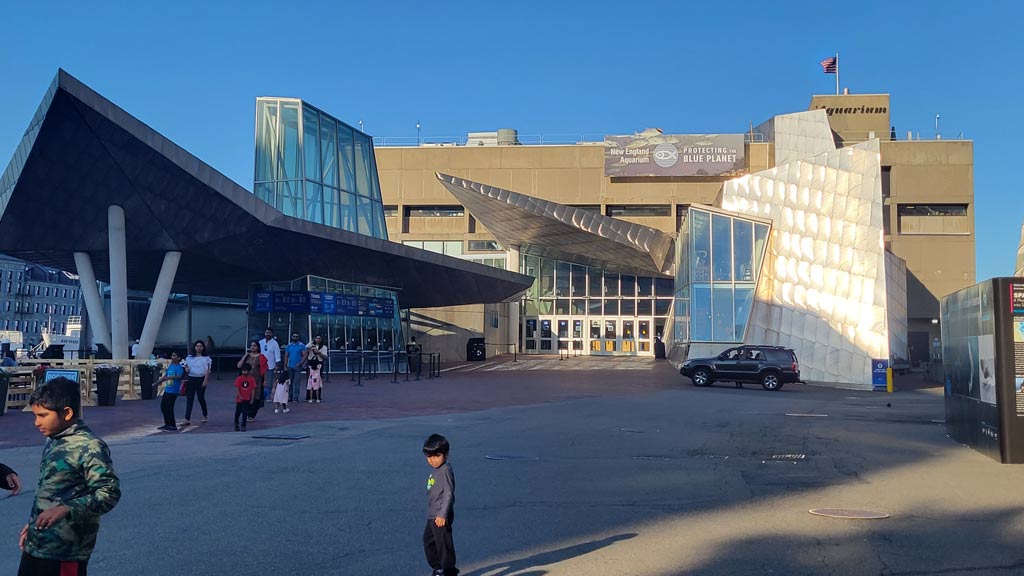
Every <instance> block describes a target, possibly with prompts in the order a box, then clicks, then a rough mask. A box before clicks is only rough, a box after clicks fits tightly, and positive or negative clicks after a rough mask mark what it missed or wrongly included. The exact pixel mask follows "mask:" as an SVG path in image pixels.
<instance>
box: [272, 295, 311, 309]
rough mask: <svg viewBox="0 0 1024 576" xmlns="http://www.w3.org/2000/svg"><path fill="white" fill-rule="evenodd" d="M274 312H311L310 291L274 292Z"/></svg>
mask: <svg viewBox="0 0 1024 576" xmlns="http://www.w3.org/2000/svg"><path fill="white" fill-rule="evenodd" d="M274 312H309V292H274Z"/></svg>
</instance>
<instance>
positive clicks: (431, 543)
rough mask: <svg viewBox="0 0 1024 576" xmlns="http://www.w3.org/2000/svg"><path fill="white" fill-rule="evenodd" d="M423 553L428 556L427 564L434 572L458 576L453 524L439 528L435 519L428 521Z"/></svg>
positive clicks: (424, 531)
mask: <svg viewBox="0 0 1024 576" xmlns="http://www.w3.org/2000/svg"><path fill="white" fill-rule="evenodd" d="M423 552H424V553H426V555H427V564H430V567H431V568H432V569H434V571H437V570H441V571H442V573H443V574H444V576H456V574H458V573H459V569H458V568H456V567H455V541H454V540H452V523H451V522H449V523H447V524H445V525H444V526H442V527H440V528H438V527H437V525H436V524H434V519H433V518H431V519H429V520H427V526H426V528H424V529H423Z"/></svg>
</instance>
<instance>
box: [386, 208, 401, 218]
mask: <svg viewBox="0 0 1024 576" xmlns="http://www.w3.org/2000/svg"><path fill="white" fill-rule="evenodd" d="M384 217H385V218H397V217H398V206H391V205H385V206H384Z"/></svg>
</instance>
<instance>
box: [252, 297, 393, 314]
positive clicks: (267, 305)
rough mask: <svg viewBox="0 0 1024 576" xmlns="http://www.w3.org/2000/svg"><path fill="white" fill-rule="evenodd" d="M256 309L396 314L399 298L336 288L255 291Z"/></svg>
mask: <svg viewBox="0 0 1024 576" xmlns="http://www.w3.org/2000/svg"><path fill="white" fill-rule="evenodd" d="M253 312H256V313H266V312H289V313H299V314H301V313H305V312H309V313H311V314H330V315H339V316H372V317H374V318H393V317H394V315H395V301H394V299H392V298H378V297H375V296H349V295H345V294H335V293H333V292H254V293H253Z"/></svg>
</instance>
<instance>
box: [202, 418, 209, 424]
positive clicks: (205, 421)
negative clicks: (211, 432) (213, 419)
mask: <svg viewBox="0 0 1024 576" xmlns="http://www.w3.org/2000/svg"><path fill="white" fill-rule="evenodd" d="M207 422H209V420H207V419H206V416H203V424H205V423H207Z"/></svg>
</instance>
